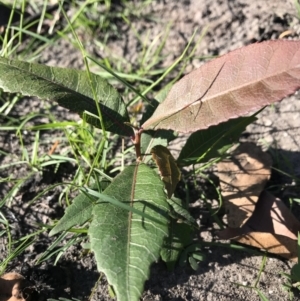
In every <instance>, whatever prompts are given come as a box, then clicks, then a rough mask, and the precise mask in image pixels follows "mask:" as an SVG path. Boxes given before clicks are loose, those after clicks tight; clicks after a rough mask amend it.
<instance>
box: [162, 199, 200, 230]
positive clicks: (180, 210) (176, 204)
mask: <svg viewBox="0 0 300 301" xmlns="http://www.w3.org/2000/svg"><path fill="white" fill-rule="evenodd" d="M167 201H168V203H169V205H170V206H171V207H172V209H173V210H174V211H175V212H176V213H177V214H178V215H179V216H181V217H183V219H184V221H185V222H187V223H189V224H191V225H192V224H194V225H195V224H196V221H195V219H194V218H193V217H192V216H191V214H190V212H189V211H188V210H187V209H186V208H184V206H183V204H182V203H183V202H182V200H181V199H178V198H175V197H174V196H173V197H172V198H171V199H168V200H167Z"/></svg>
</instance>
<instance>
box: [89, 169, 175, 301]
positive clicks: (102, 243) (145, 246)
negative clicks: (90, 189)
mask: <svg viewBox="0 0 300 301" xmlns="http://www.w3.org/2000/svg"><path fill="white" fill-rule="evenodd" d="M103 194H106V195H108V196H110V197H111V198H113V199H118V200H119V201H121V202H124V203H125V204H127V205H130V206H132V207H133V208H135V209H137V210H139V211H142V212H144V213H145V214H147V215H149V216H152V217H153V218H154V219H155V220H158V221H159V223H156V222H155V221H153V219H151V220H150V219H149V218H147V217H143V216H141V215H140V214H136V213H134V212H132V211H128V210H126V209H123V208H121V207H119V206H115V205H113V204H111V203H99V204H97V205H95V206H94V208H93V220H92V223H91V226H90V229H89V236H90V241H91V249H92V251H93V252H94V253H95V257H96V261H97V267H98V270H99V271H102V272H104V273H105V274H106V277H107V280H108V282H109V283H110V284H111V285H113V287H114V291H115V292H116V295H117V299H118V301H135V300H136V301H137V300H139V297H140V296H141V294H142V292H143V286H144V282H145V280H146V279H148V277H149V271H150V265H151V263H152V262H153V261H156V260H158V257H159V252H160V249H161V247H162V244H163V240H164V237H166V236H167V235H168V214H167V212H168V210H169V206H168V203H167V201H166V195H165V193H164V187H163V183H162V181H161V180H160V179H159V177H158V175H157V174H156V173H155V171H153V170H152V169H151V168H150V167H148V166H146V165H144V164H137V165H131V166H128V167H127V168H125V169H124V170H123V172H122V173H121V174H119V175H118V176H117V177H116V178H115V179H114V180H113V182H112V183H111V185H110V186H109V187H108V188H107V189H106V190H105V191H104V193H103Z"/></svg>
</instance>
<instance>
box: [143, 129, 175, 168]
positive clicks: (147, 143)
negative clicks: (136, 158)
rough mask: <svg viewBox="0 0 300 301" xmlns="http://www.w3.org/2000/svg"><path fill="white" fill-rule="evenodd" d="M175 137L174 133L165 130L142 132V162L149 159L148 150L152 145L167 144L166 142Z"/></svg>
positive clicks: (149, 150)
mask: <svg viewBox="0 0 300 301" xmlns="http://www.w3.org/2000/svg"><path fill="white" fill-rule="evenodd" d="M175 138H176V136H175V135H174V133H173V132H172V131H167V130H157V131H147V132H143V133H142V137H141V152H142V155H143V156H142V162H143V163H147V162H148V161H149V160H150V159H151V154H150V152H151V149H152V148H153V147H154V146H156V145H162V146H167V145H168V143H169V142H170V141H171V140H174V139H175Z"/></svg>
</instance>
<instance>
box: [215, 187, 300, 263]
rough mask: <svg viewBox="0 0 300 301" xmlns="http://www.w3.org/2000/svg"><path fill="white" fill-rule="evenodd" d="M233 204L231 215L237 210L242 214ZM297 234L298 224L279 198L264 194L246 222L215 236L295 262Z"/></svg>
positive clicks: (299, 222) (299, 223)
mask: <svg viewBox="0 0 300 301" xmlns="http://www.w3.org/2000/svg"><path fill="white" fill-rule="evenodd" d="M251 188H252V187H249V190H251ZM256 188H257V187H256ZM229 202H230V201H229ZM242 202H243V201H242ZM235 205H237V207H236V208H237V210H236V211H233V212H234V213H235V214H237V216H238V209H241V210H240V212H241V214H243V213H244V211H243V208H239V207H238V204H235ZM228 219H229V220H230V219H231V216H228ZM298 232H300V221H299V220H298V219H297V218H296V217H295V216H294V215H293V214H292V213H291V211H290V210H289V209H288V208H287V207H286V205H285V204H284V203H283V202H282V201H281V200H280V199H278V198H275V197H274V196H273V195H272V194H270V193H268V192H266V191H263V192H262V193H261V194H260V196H259V199H258V201H257V202H256V203H255V204H254V210H253V212H252V215H251V216H250V217H249V218H248V219H247V220H246V221H245V223H243V225H242V226H241V227H228V228H226V229H225V230H222V231H220V232H219V233H218V236H219V238H220V239H232V240H235V241H237V242H239V243H243V244H246V245H250V246H252V247H256V248H259V249H262V250H265V251H267V252H269V253H273V254H276V255H279V256H281V257H284V258H287V259H290V260H295V261H296V260H297V259H298V258H297V248H298V245H297V235H298Z"/></svg>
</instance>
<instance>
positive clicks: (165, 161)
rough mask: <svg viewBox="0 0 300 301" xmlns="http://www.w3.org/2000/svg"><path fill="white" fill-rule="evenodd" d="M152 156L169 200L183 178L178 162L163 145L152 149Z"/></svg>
mask: <svg viewBox="0 0 300 301" xmlns="http://www.w3.org/2000/svg"><path fill="white" fill-rule="evenodd" d="M151 154H152V158H153V160H154V161H155V163H156V165H157V167H158V170H159V173H160V176H161V179H162V181H163V182H164V184H165V188H166V190H167V193H168V198H171V196H172V194H173V193H174V191H175V188H176V186H177V184H178V182H179V181H180V177H181V173H180V170H179V168H178V166H177V164H176V161H175V159H174V157H173V156H172V154H171V153H170V151H169V150H168V149H167V148H166V147H164V146H162V145H156V146H154V147H153V148H152V149H151Z"/></svg>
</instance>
